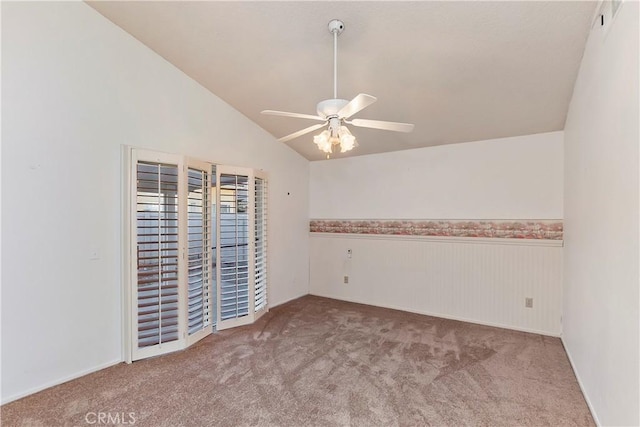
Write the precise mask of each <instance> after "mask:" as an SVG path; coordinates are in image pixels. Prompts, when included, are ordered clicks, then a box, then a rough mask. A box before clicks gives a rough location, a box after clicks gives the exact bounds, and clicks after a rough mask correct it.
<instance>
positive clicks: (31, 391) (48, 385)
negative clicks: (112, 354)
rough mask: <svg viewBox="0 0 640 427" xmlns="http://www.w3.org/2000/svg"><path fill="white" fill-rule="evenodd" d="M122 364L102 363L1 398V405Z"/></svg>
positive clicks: (120, 361)
mask: <svg viewBox="0 0 640 427" xmlns="http://www.w3.org/2000/svg"><path fill="white" fill-rule="evenodd" d="M122 362H123V360H121V359H117V360H112V361H110V362H107V363H104V364H102V365H99V366H95V367H93V368H90V369H85V370H84V371H80V372H76V373H75V374H72V375H68V376H66V377H62V378H59V379H57V380H54V381H50V382H48V383H45V384H43V385H40V386H37V387H33V388H30V389H28V390H25V391H23V392H20V393H17V394H14V395H12V396H9V397H5V396H2V400H1V404H2V405H4V404H5V403H9V402H13V401H14V400H18V399H21V398H23V397H27V396H29V395H31V394H34V393H37V392H39V391H42V390H45V389H48V388H51V387H54V386H57V385H60V384H63V383H66V382H67V381H71V380H75V379H76V378H80V377H83V376H85V375H88V374H92V373H94V372H97V371H100V370H102V369H106V368H109V367H111V366H114V365H117V364H118V363H122Z"/></svg>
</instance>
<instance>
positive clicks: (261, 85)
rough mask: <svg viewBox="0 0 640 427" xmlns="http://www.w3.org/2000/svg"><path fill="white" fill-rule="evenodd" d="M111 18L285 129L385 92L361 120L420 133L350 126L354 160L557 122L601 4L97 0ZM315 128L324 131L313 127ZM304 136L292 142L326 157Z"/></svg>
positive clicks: (241, 106)
mask: <svg viewBox="0 0 640 427" xmlns="http://www.w3.org/2000/svg"><path fill="white" fill-rule="evenodd" d="M89 4H90V5H91V6H92V7H93V8H95V9H96V10H98V11H99V12H100V13H102V14H103V15H104V16H106V17H107V18H108V19H110V20H111V21H113V22H114V23H115V24H117V25H118V26H120V27H122V28H123V29H124V30H125V31H127V32H128V33H130V34H132V35H133V36H134V37H136V38H137V39H139V40H140V41H142V42H143V43H144V44H146V45H147V46H149V47H150V48H151V49H153V50H154V51H156V52H157V53H158V54H160V55H161V56H163V57H164V58H166V59H167V60H168V61H169V62H171V63H173V64H174V65H175V66H176V67H178V68H179V69H181V70H182V71H184V72H185V73H186V74H187V75H189V76H191V77H192V78H193V79H195V80H196V81H198V82H199V83H200V84H202V85H203V86H204V87H206V88H208V89H209V90H210V91H211V92H213V93H214V94H216V95H217V96H219V97H220V98H222V99H223V100H225V101H226V102H227V103H229V104H230V105H231V106H233V107H234V108H236V109H237V110H238V111H240V112H242V113H243V114H244V115H246V116H247V117H249V118H250V119H251V120H253V121H254V122H256V123H257V124H258V125H260V126H261V127H263V128H264V129H266V130H267V131H268V132H270V133H271V134H273V135H274V136H275V137H281V136H284V135H287V134H289V133H291V132H294V131H296V130H299V129H302V128H304V127H307V126H310V125H312V124H315V123H316V122H313V121H308V120H301V119H292V118H285V117H274V116H265V115H261V114H260V111H261V110H264V109H274V110H284V111H292V112H299V113H307V114H315V107H316V104H317V103H318V102H319V101H321V100H323V99H327V98H332V97H333V96H332V95H333V81H332V79H333V63H332V61H333V53H332V49H333V41H332V35H331V34H330V33H329V32H328V30H327V23H328V22H329V21H330V20H331V19H333V18H339V19H341V20H343V21H344V23H345V27H346V28H345V31H344V32H343V33H342V35H340V37H339V39H338V97H339V98H345V99H351V98H352V97H354V96H355V95H357V94H358V93H361V92H363V93H367V94H370V95H374V96H376V97H377V98H378V101H377V102H376V103H375V104H373V105H372V106H370V107H368V108H367V109H365V110H363V111H362V112H360V113H358V114H357V115H356V116H355V117H356V118H367V119H377V120H388V121H399V122H409V123H415V130H414V131H413V133H411V134H401V133H395V132H387V131H382V130H370V129H363V128H353V127H351V131H352V132H353V134H354V135H356V137H357V138H358V141H359V143H360V146H359V147H358V148H356V149H354V150H353V151H351V152H349V153H346V154H336V155H333V156H332V157H336V158H339V157H344V156H354V155H362V154H370V153H380V152H386V151H395V150H403V149H409V148H417V147H426V146H432V145H439V144H450V143H457V142H465V141H476V140H483V139H491V138H500V137H506V136H517V135H525V134H534V133H540V132H549V131H555V130H561V129H563V128H564V122H565V118H566V113H567V108H568V105H569V101H570V99H571V93H572V90H573V84H574V81H575V78H576V75H577V71H578V67H579V64H580V60H581V58H582V52H583V50H584V45H585V42H586V38H587V34H588V31H589V27H590V21H591V18H592V15H593V12H594V9H595V6H596V3H595V2H582V1H567V2H560V1H545V2H528V1H511V2H504V1H496V2H481V1H470V2H453V1H450V2H401V1H388V2H345V1H342V2H329V1H320V2H315V1H301V2H267V1H258V2H241V1H232V2H128V1H127V2H124V1H122V2H106V1H101V2H90V3H89ZM315 133H319V131H316V132H315ZM312 135H313V134H307V135H304V136H302V137H299V138H297V139H294V140H292V141H290V142H288V144H289V145H290V146H291V147H292V148H293V149H295V150H296V151H298V152H299V153H300V154H302V155H303V156H304V157H306V158H308V159H310V160H317V159H322V158H324V155H323V153H321V152H320V151H319V150H318V149H317V148H316V146H315V145H314V144H313V143H312Z"/></svg>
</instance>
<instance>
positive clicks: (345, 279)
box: [343, 276, 349, 284]
mask: <svg viewBox="0 0 640 427" xmlns="http://www.w3.org/2000/svg"><path fill="white" fill-rule="evenodd" d="M343 281H344V283H345V284H346V283H349V276H344V279H343Z"/></svg>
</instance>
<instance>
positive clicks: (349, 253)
mask: <svg viewBox="0 0 640 427" xmlns="http://www.w3.org/2000/svg"><path fill="white" fill-rule="evenodd" d="M347 258H351V249H347Z"/></svg>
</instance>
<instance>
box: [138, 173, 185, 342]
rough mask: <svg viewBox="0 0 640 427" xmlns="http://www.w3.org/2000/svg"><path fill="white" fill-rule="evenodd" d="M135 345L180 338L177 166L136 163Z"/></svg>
mask: <svg viewBox="0 0 640 427" xmlns="http://www.w3.org/2000/svg"><path fill="white" fill-rule="evenodd" d="M136 179H137V192H136V240H137V287H136V301H137V343H138V348H142V347H149V346H154V345H158V344H162V343H168V342H172V341H176V340H178V339H179V328H178V317H179V308H178V282H179V277H178V264H179V242H178V219H179V215H178V166H177V165H170V164H162V163H147V162H138V163H137V168H136Z"/></svg>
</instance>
